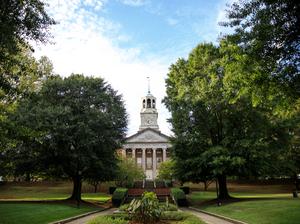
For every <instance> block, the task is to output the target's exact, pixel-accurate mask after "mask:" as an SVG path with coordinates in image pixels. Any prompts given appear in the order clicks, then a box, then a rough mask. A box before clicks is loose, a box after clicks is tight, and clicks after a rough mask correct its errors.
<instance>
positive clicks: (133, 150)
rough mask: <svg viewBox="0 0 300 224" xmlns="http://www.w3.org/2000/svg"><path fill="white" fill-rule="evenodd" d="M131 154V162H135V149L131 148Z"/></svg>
mask: <svg viewBox="0 0 300 224" xmlns="http://www.w3.org/2000/svg"><path fill="white" fill-rule="evenodd" d="M131 152H132V160H133V161H134V162H136V160H135V148H132V149H131Z"/></svg>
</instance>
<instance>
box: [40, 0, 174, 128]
mask: <svg viewBox="0 0 300 224" xmlns="http://www.w3.org/2000/svg"><path fill="white" fill-rule="evenodd" d="M55 2H56V1H55ZM99 2H101V4H100V3H99ZM99 2H98V1H96V0H85V1H83V2H82V1H80V0H69V1H58V2H56V3H54V4H52V3H53V2H52V3H51V4H50V8H49V10H50V13H51V14H52V15H53V16H54V18H55V19H56V20H57V21H58V22H59V24H58V25H56V26H55V27H54V28H53V29H52V34H53V36H54V39H53V41H54V42H55V44H54V45H53V44H52V45H51V44H49V45H46V46H36V53H35V55H36V56H37V57H39V56H41V55H46V56H48V57H49V58H50V60H51V61H52V62H53V64H54V69H55V72H57V73H58V74H60V75H62V76H68V75H70V74H71V73H83V74H85V75H87V76H90V75H93V76H101V77H102V78H104V79H105V80H106V81H107V82H108V83H109V84H111V85H112V87H113V88H114V89H116V90H118V92H119V93H120V94H122V95H123V97H124V100H125V104H126V108H127V112H128V113H129V116H130V120H129V132H128V134H132V133H134V132H136V131H137V130H138V126H139V124H140V115H139V112H140V109H141V102H140V100H141V97H142V96H144V95H145V94H146V93H147V80H146V77H147V76H149V77H150V78H151V92H152V94H153V95H154V96H156V97H157V101H158V102H160V101H161V100H162V98H163V97H164V95H165V82H164V79H165V78H166V74H167V72H168V71H167V68H168V65H169V64H165V63H163V62H162V61H160V60H158V59H152V58H150V59H146V60H141V59H140V56H141V55H145V54H146V52H143V51H142V49H139V48H127V49H123V48H120V47H118V45H116V44H115V43H116V42H119V41H123V42H126V41H127V40H128V39H130V37H128V36H126V35H123V34H120V32H119V29H120V27H121V25H120V24H117V23H113V22H111V21H108V20H106V19H104V18H102V17H100V16H99V15H98V14H97V13H93V12H91V11H90V10H89V11H88V10H87V9H86V8H85V7H84V6H85V5H89V6H91V7H100V8H101V7H103V4H105V0H103V1H99ZM100 8H98V9H97V10H100ZM158 111H159V125H160V129H161V131H162V132H164V133H166V134H170V130H169V127H168V124H167V122H166V119H167V117H169V113H168V111H167V110H166V108H165V107H164V106H163V105H162V104H158Z"/></svg>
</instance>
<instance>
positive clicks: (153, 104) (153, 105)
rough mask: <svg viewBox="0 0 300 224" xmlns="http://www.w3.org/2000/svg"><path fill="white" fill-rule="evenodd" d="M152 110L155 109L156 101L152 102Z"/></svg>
mask: <svg viewBox="0 0 300 224" xmlns="http://www.w3.org/2000/svg"><path fill="white" fill-rule="evenodd" d="M152 108H155V100H152Z"/></svg>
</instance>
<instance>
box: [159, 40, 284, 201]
mask: <svg viewBox="0 0 300 224" xmlns="http://www.w3.org/2000/svg"><path fill="white" fill-rule="evenodd" d="M237 49H238V47H237ZM237 49H236V46H234V45H231V44H230V43H226V42H222V43H221V45H220V46H219V47H216V46H214V45H212V44H199V45H198V46H197V47H196V48H194V49H193V50H192V52H191V53H190V55H189V58H188V60H184V59H179V60H178V61H177V62H176V63H175V64H173V65H172V66H171V67H170V71H169V74H168V78H167V80H166V83H167V97H166V98H165V99H164V102H165V104H166V106H167V108H168V109H169V110H170V111H171V113H172V118H171V119H170V122H171V123H172V126H173V132H174V134H175V136H174V138H173V140H172V142H173V149H174V159H175V163H176V164H177V166H176V169H177V172H179V173H181V174H182V175H183V176H182V177H183V178H184V179H185V180H190V181H195V182H197V181H201V179H205V178H208V177H211V176H214V177H216V178H217V180H218V182H219V188H220V194H219V198H228V197H229V195H228V191H227V187H226V176H232V175H236V176H239V175H240V176H243V175H244V176H251V175H254V176H259V175H263V174H265V173H267V172H269V171H271V170H272V169H273V168H274V167H276V166H275V164H274V163H273V162H274V161H275V158H276V155H277V154H276V153H275V152H278V151H279V150H281V149H282V148H284V143H285V136H286V135H285V132H284V129H283V128H282V127H281V126H280V123H278V122H276V120H275V119H273V120H272V119H271V113H270V112H271V111H269V110H268V109H267V108H266V107H264V105H263V104H261V105H259V106H253V104H252V98H251V94H250V93H248V94H246V93H244V94H243V95H240V96H239V94H238V93H239V90H240V89H239V88H240V87H241V86H242V85H243V82H244V81H246V80H243V81H241V80H240V81H239V82H237V79H236V76H235V74H236V72H241V71H242V70H243V67H242V66H240V64H243V63H244V61H243V60H244V58H243V57H242V55H240V54H235V52H236V50H237ZM229 50H231V51H229ZM244 72H245V73H247V70H245V71H244ZM234 81H235V82H234ZM272 165H274V167H273V166H272ZM181 169H182V170H181ZM273 172H274V170H273Z"/></svg>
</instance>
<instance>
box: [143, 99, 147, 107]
mask: <svg viewBox="0 0 300 224" xmlns="http://www.w3.org/2000/svg"><path fill="white" fill-rule="evenodd" d="M145 107H146V101H145V100H143V108H145Z"/></svg>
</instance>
